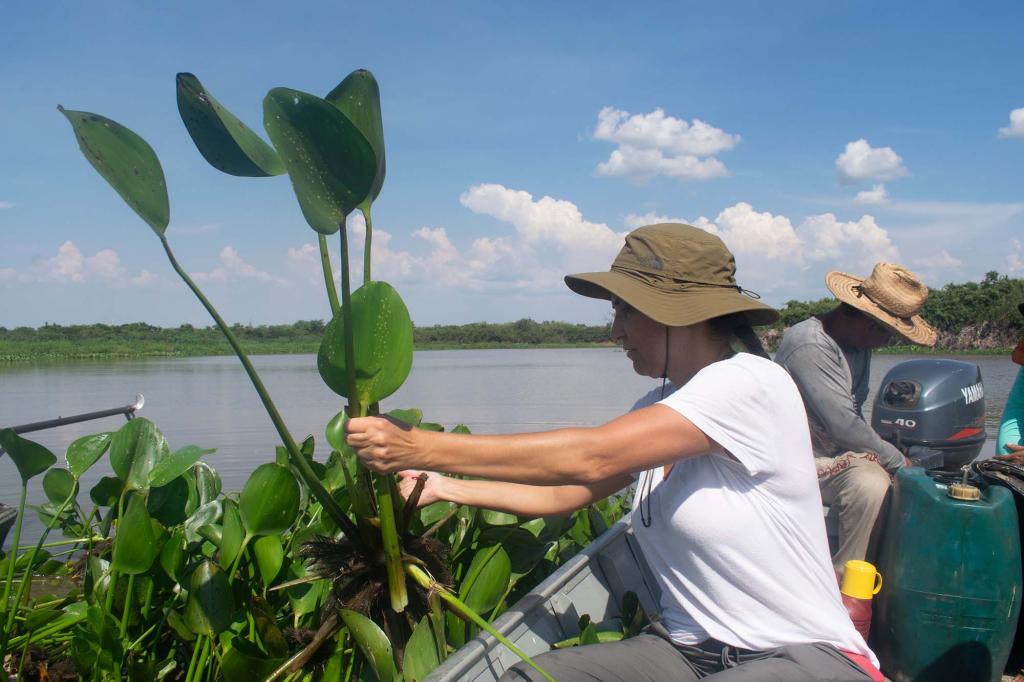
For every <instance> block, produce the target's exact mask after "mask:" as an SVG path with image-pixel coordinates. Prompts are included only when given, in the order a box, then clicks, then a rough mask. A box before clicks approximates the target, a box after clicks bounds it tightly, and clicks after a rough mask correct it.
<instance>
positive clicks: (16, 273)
mask: <svg viewBox="0 0 1024 682" xmlns="http://www.w3.org/2000/svg"><path fill="white" fill-rule="evenodd" d="M156 280H157V278H156V276H155V275H153V274H152V273H150V272H148V271H146V270H143V271H141V272H140V273H139V274H138V275H132V274H130V273H129V272H128V271H127V270H126V269H125V267H124V266H123V265H122V264H121V257H120V256H118V254H117V252H116V251H114V250H113V249H100V250H99V251H97V252H96V253H94V254H92V255H91V256H87V255H85V254H83V253H82V250H81V249H80V248H78V246H77V245H76V244H75V243H74V242H72V241H70V240H68V241H66V242H64V243H63V244H61V245H60V246H59V247H57V253H56V254H54V255H53V256H50V257H49V258H42V259H39V260H36V261H35V262H33V263H32V264H31V265H29V266H28V267H26V268H24V269H22V270H19V269H16V268H10V267H7V268H0V281H8V282H21V283H28V284H46V283H50V284H85V283H93V282H97V283H102V284H105V285H108V286H112V287H126V286H129V285H148V284H153V283H155V282H156Z"/></svg>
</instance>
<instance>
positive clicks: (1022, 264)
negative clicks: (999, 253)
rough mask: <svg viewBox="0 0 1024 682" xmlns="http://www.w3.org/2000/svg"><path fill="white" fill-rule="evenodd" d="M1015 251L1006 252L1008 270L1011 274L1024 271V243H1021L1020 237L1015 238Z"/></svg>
mask: <svg viewBox="0 0 1024 682" xmlns="http://www.w3.org/2000/svg"><path fill="white" fill-rule="evenodd" d="M1012 243H1013V251H1011V252H1010V253H1008V254H1006V271H1007V272H1009V273H1010V274H1011V275H1012V274H1016V273H1018V272H1024V245H1021V243H1020V240H1019V239H1014V240H1013V241H1012Z"/></svg>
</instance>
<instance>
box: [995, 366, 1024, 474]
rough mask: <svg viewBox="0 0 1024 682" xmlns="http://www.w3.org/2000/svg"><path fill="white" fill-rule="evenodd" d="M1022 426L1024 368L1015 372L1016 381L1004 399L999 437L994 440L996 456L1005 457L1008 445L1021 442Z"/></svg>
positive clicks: (1023, 419) (1023, 415) (1023, 413)
mask: <svg viewBox="0 0 1024 682" xmlns="http://www.w3.org/2000/svg"><path fill="white" fill-rule="evenodd" d="M1022 426H1024V368H1021V369H1019V370H1017V379H1016V381H1014V382H1013V387H1012V388H1011V389H1010V394H1009V395H1008V396H1007V397H1006V407H1004V408H1003V418H1002V419H1001V420H1000V421H999V436H998V437H997V438H996V454H997V455H1005V454H1008V453H1009V452H1010V450H1009V449H1008V448H1007V447H1006V445H1007V444H1008V443H1020V442H1021V436H1020V432H1021V427H1022Z"/></svg>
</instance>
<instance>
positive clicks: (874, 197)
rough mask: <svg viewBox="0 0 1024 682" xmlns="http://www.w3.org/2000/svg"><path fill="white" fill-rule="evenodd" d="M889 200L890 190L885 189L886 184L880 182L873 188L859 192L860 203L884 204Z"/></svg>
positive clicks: (858, 201) (858, 199)
mask: <svg viewBox="0 0 1024 682" xmlns="http://www.w3.org/2000/svg"><path fill="white" fill-rule="evenodd" d="M888 200H889V192H888V191H887V190H886V189H885V185H883V184H878V185H875V186H874V187H872V188H871V189H866V190H864V191H863V192H857V199H856V201H857V203H858V204H884V203H885V202H887V201H888Z"/></svg>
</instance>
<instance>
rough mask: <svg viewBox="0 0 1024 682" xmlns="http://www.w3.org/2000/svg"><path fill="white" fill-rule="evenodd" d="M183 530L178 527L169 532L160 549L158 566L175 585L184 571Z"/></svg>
mask: <svg viewBox="0 0 1024 682" xmlns="http://www.w3.org/2000/svg"><path fill="white" fill-rule="evenodd" d="M185 558H186V554H185V529H184V528H181V527H178V528H175V529H173V530H172V531H171V533H170V537H169V538H167V542H165V543H164V546H163V547H161V548H160V566H161V568H163V569H164V573H166V574H167V576H168V577H169V578H170V579H171V580H173V581H174V582H176V583H180V582H181V578H182V571H184V569H185Z"/></svg>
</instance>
